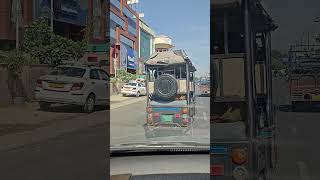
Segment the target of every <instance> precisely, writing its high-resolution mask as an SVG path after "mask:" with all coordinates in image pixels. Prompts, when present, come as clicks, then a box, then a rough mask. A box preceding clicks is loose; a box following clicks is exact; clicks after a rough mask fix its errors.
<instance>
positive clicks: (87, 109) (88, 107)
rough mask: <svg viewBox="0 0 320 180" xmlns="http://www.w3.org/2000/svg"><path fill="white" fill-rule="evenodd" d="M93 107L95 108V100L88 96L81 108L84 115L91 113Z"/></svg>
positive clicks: (92, 96)
mask: <svg viewBox="0 0 320 180" xmlns="http://www.w3.org/2000/svg"><path fill="white" fill-rule="evenodd" d="M94 107H95V98H94V95H92V94H91V95H89V96H88V98H87V100H86V103H85V104H84V106H83V111H84V112H86V113H92V112H93V111H94Z"/></svg>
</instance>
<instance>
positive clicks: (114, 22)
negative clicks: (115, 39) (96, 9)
mask: <svg viewBox="0 0 320 180" xmlns="http://www.w3.org/2000/svg"><path fill="white" fill-rule="evenodd" d="M110 26H118V27H121V28H122V29H124V28H125V22H124V20H122V19H121V18H120V17H118V16H117V15H116V14H114V13H113V12H110ZM114 29H115V28H114Z"/></svg>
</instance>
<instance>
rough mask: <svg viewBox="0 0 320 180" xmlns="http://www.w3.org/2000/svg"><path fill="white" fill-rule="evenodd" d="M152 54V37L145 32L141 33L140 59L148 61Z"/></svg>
mask: <svg viewBox="0 0 320 180" xmlns="http://www.w3.org/2000/svg"><path fill="white" fill-rule="evenodd" d="M150 54H151V36H150V35H149V34H148V33H146V32H145V31H143V30H141V31H140V57H141V58H142V59H143V60H147V59H148V58H149V57H150Z"/></svg>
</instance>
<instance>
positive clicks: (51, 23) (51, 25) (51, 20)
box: [50, 0, 54, 32]
mask: <svg viewBox="0 0 320 180" xmlns="http://www.w3.org/2000/svg"><path fill="white" fill-rule="evenodd" d="M50 1H51V5H50V28H51V32H53V15H54V13H53V0H50Z"/></svg>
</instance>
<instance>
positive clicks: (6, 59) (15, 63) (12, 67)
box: [0, 51, 37, 97]
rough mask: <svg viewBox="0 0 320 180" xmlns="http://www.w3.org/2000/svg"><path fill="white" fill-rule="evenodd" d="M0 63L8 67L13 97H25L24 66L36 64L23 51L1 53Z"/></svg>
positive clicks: (9, 85)
mask: <svg viewBox="0 0 320 180" xmlns="http://www.w3.org/2000/svg"><path fill="white" fill-rule="evenodd" d="M0 63H4V64H7V65H8V71H9V79H8V88H9V90H10V94H11V96H12V97H21V96H24V95H25V94H24V88H23V84H22V80H21V78H22V77H21V73H22V71H23V67H24V66H28V65H30V64H36V63H37V61H36V60H34V59H32V58H31V57H30V56H29V55H28V54H26V53H23V52H21V51H18V52H17V51H7V52H5V51H2V52H0Z"/></svg>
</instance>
